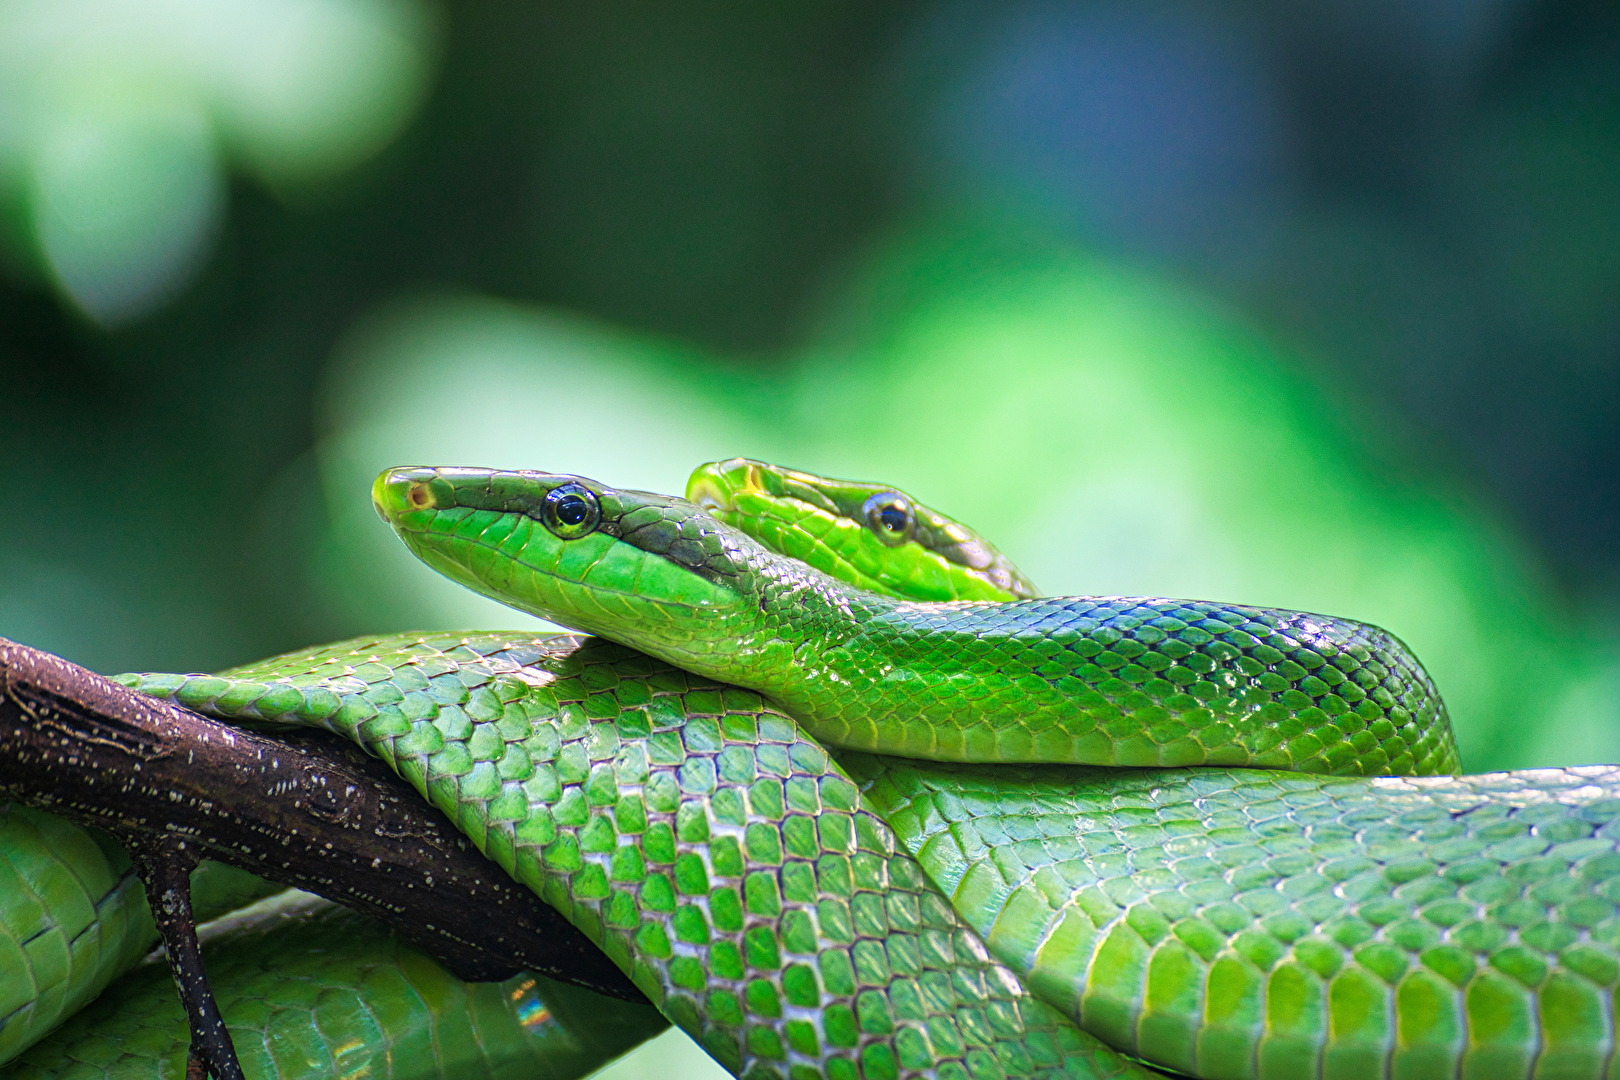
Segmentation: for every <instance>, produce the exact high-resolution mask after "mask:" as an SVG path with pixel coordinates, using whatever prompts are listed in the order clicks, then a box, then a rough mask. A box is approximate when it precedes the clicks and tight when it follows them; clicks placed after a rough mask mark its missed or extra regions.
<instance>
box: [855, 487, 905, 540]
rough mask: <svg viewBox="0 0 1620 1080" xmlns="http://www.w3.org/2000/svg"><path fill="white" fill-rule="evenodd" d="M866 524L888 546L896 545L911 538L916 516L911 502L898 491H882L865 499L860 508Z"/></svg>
mask: <svg viewBox="0 0 1620 1080" xmlns="http://www.w3.org/2000/svg"><path fill="white" fill-rule="evenodd" d="M862 511H863V512H864V513H865V514H866V525H867V527H868V528H870V529H871V530H872V534H873V535H874V536H876V537H877V538H878V539H879V540H881V541H882V542H883V543H885V544H888V545H889V546H890V547H897V546H899V545H900V544H903V543H905V542H906V541H907V540H910V539H911V533H912V530H913V529H914V528H915V527H916V524H917V521H916V516H915V515H914V514H912V512H911V503H910V501H909V500H907V498H906V497H905V496H904V495H902V494H900V493H899V492H898V491H882V492H879V493H878V494H876V495H873V496H872V497H871V498H870V499H867V500H866V505H865V506H864V507H863V508H862Z"/></svg>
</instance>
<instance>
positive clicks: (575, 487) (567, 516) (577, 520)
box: [540, 484, 602, 540]
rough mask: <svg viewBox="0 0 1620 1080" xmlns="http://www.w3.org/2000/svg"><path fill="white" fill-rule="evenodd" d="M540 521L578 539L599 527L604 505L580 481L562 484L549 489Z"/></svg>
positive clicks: (561, 534) (563, 535) (559, 533)
mask: <svg viewBox="0 0 1620 1080" xmlns="http://www.w3.org/2000/svg"><path fill="white" fill-rule="evenodd" d="M540 521H541V523H542V524H544V525H545V527H546V528H548V529H550V530H551V531H552V533H553V534H554V535H556V536H557V537H558V538H560V539H563V540H578V539H579V538H580V537H582V536H588V535H590V534H591V533H592V532H595V531H596V526H597V525H599V524H600V523H601V521H602V508H601V506H600V505H598V504H597V501H596V494H595V493H594V492H592V491H591V490H590V489H589V488H587V487H585V486H583V485H581V484H563V485H561V486H560V487H554V488H552V489H551V490H550V491H549V492H547V493H546V497H545V498H544V499H543V500H542V501H541V503H540Z"/></svg>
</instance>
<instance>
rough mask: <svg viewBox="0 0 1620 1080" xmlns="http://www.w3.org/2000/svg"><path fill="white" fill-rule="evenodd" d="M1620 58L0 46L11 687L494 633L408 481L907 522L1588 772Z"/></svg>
mask: <svg viewBox="0 0 1620 1080" xmlns="http://www.w3.org/2000/svg"><path fill="white" fill-rule="evenodd" d="M1617 429H1620V7H1616V6H1615V5H1613V4H1612V3H1600V2H1596V0H1569V2H1541V3H1537V2H1531V0H1399V2H1397V0H1356V2H1351V0H1300V2H1298V3H1294V4H1289V5H1271V4H1260V3H1222V4H1217V3H1211V2H1200V0H1136V2H1112V0H1097V2H1088V3H1055V2H1024V3H998V4H989V3H977V4H976V3H966V2H930V0H904V2H892V0H891V2H873V0H864V2H861V3H855V2H845V0H826V2H818V3H812V4H799V5H772V4H757V3H744V2H733V3H714V2H708V3H697V4H680V5H672V4H666V3H656V2H651V0H630V2H627V3H620V4H611V5H579V4H563V3H550V2H541V3H536V2H533V0H525V2H523V3H516V2H491V3H484V4H476V5H450V4H442V5H439V4H432V3H428V2H426V0H422V2H418V3H412V2H405V0H0V461H3V462H4V466H5V473H4V475H5V478H6V484H5V491H6V498H5V504H4V511H3V514H4V522H5V527H4V528H3V529H0V635H3V636H6V637H11V638H15V639H18V640H21V641H25V642H28V643H30V644H34V645H37V646H41V647H43V648H47V649H51V650H54V651H57V652H60V653H62V654H63V655H65V656H68V657H70V658H72V659H74V660H78V661H80V662H83V663H85V664H87V665H89V666H91V667H95V668H98V669H101V670H106V671H118V670H125V669H167V670H204V669H210V668H216V667H220V666H224V665H228V664H232V663H236V662H241V661H245V660H248V659H252V658H255V657H259V656H262V655H265V654H268V653H271V652H275V651H278V650H284V649H289V648H293V647H297V646H301V645H305V644H309V643H311V642H314V641H317V640H325V639H334V638H338V637H342V636H345V635H350V634H357V633H363V632H367V631H386V630H399V629H405V628H409V627H422V628H428V627H449V626H481V627H489V626H500V625H509V626H521V625H524V624H525V623H531V622H532V620H528V619H526V618H525V617H523V616H518V615H515V614H512V613H508V612H505V611H504V610H502V609H500V608H497V607H496V606H494V605H493V604H490V603H487V602H485V601H481V600H477V599H475V598H472V597H470V596H466V595H463V594H461V593H459V592H458V591H457V590H456V589H455V588H454V587H452V586H449V585H448V584H445V583H442V582H440V581H437V580H436V579H434V578H433V577H432V575H431V574H430V573H429V572H428V571H426V570H425V569H422V568H419V567H417V566H415V565H414V564H412V563H411V561H410V560H409V558H408V557H407V556H406V555H405V554H404V552H403V551H402V550H401V549H399V548H398V547H397V545H396V544H395V543H394V542H393V541H392V539H391V538H390V536H389V535H388V534H387V532H386V530H385V529H384V528H383V527H382V526H381V524H380V523H379V522H377V521H376V519H375V518H374V517H373V516H372V514H371V512H370V509H369V505H368V501H367V497H366V491H367V485H368V483H369V480H370V477H371V476H372V475H373V474H374V473H375V472H376V470H377V469H379V468H381V467H383V466H387V465H393V464H404V463H441V464H448V463H460V464H488V465H499V466H519V467H521V466H528V467H538V468H545V469H549V470H555V471H569V472H579V473H583V474H586V475H591V476H595V477H597V478H599V479H602V480H604V481H607V482H609V483H616V484H621V485H627V486H638V487H645V488H652V489H659V490H666V491H668V490H678V489H679V488H680V487H681V485H682V483H683V481H684V477H685V475H686V473H687V472H688V471H689V470H690V468H691V467H692V466H693V465H695V464H697V463H698V462H700V461H704V460H708V459H711V458H717V457H728V456H733V455H738V454H746V455H750V456H755V457H762V458H767V459H771V460H776V461H780V462H783V463H785V464H790V465H793V466H797V467H800V468H805V469H810V470H814V471H820V472H827V473H832V474H838V475H846V476H852V477H857V478H862V479H874V480H879V479H880V480H885V481H888V482H891V483H894V484H896V485H898V486H901V487H903V488H906V489H908V490H910V491H911V492H912V493H913V494H914V495H916V496H917V497H919V498H921V499H923V500H924V501H926V502H929V503H931V504H933V505H935V506H937V507H939V508H940V509H943V510H945V511H946V512H948V513H952V514H955V515H957V516H960V517H962V518H964V519H965V520H967V521H969V522H971V523H973V524H975V525H976V526H978V527H979V528H981V529H982V530H983V531H985V532H986V533H987V534H988V535H989V536H990V537H991V538H992V539H993V540H994V541H995V542H997V543H998V544H1000V545H1001V546H1002V547H1003V548H1004V549H1005V550H1006V551H1007V552H1008V553H1009V554H1011V555H1012V556H1013V557H1014V558H1015V559H1017V560H1018V561H1019V562H1020V563H1021V564H1022V565H1023V566H1024V567H1025V568H1026V569H1027V571H1028V572H1029V573H1030V575H1031V576H1032V577H1033V578H1034V579H1035V580H1036V582H1037V583H1038V584H1040V585H1041V586H1042V587H1043V588H1045V589H1046V590H1048V591H1051V592H1063V593H1131V594H1156V595H1170V596H1192V597H1203V598H1211V599H1223V600H1232V601H1240V602H1248V603H1255V604H1267V605H1278V606H1287V607H1297V608H1303V609H1309V610H1317V611H1326V612H1332V613H1335V614H1341V615H1349V616H1354V617H1357V618H1363V619H1368V620H1371V621H1375V622H1378V623H1381V624H1383V625H1385V626H1387V627H1389V628H1390V629H1392V630H1394V631H1395V632H1396V633H1398V634H1400V635H1401V636H1402V637H1404V638H1406V639H1407V640H1408V641H1409V642H1410V643H1411V644H1412V645H1413V646H1414V647H1415V648H1416V649H1417V651H1418V652H1419V653H1420V655H1421V656H1423V657H1424V659H1425V660H1426V661H1427V663H1428V664H1429V666H1430V668H1431V669H1432V671H1433V673H1434V674H1435V676H1436V678H1437V680H1438V682H1439V683H1440V686H1441V689H1442V690H1443V692H1444V694H1445V696H1446V698H1447V699H1448V701H1449V702H1450V703H1451V706H1452V711H1453V715H1454V717H1455V719H1456V722H1457V725H1458V728H1459V732H1460V739H1461V743H1462V747H1463V751H1464V756H1465V763H1466V764H1467V766H1468V767H1469V768H1470V770H1475V771H1480V770H1487V769H1496V768H1509V767H1524V766H1535V765H1548V764H1567V763H1579V762H1593V761H1616V760H1620V651H1617V647H1616V642H1617V639H1620V603H1617V601H1620V437H1617V435H1616V431H1617Z"/></svg>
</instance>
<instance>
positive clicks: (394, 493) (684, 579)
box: [372, 467, 760, 646]
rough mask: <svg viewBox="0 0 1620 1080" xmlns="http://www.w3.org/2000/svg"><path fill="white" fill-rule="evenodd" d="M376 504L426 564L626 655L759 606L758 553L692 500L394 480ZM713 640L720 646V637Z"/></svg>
mask: <svg viewBox="0 0 1620 1080" xmlns="http://www.w3.org/2000/svg"><path fill="white" fill-rule="evenodd" d="M372 502H373V504H374V505H375V506H376V508H377V513H378V514H379V515H380V516H381V517H382V519H383V520H384V521H386V522H388V524H389V525H391V526H393V528H394V531H395V532H396V533H397V534H398V535H399V537H400V539H401V540H403V541H404V542H405V545H406V547H408V548H410V550H411V551H412V552H413V553H414V554H415V555H416V556H417V557H418V558H420V559H422V561H424V562H426V563H427V564H428V565H429V566H431V567H433V568H434V569H435V570H437V571H439V572H440V573H441V574H444V575H445V576H446V577H448V578H450V579H451V580H452V581H455V582H457V583H459V584H461V585H465V586H467V587H468V588H470V589H473V590H474V591H476V592H479V593H482V594H483V595H485V596H488V597H491V598H493V599H495V600H499V601H501V602H502V603H505V604H508V605H510V606H512V607H515V608H518V609H519V610H521V611H527V612H529V613H531V614H534V615H539V616H541V617H542V618H546V619H550V620H552V621H554V622H557V623H560V624H561V625H563V626H568V627H571V628H573V629H576V630H583V631H585V632H587V633H592V634H601V635H603V636H604V637H610V638H612V639H614V640H615V641H619V642H622V643H624V644H627V645H632V646H638V645H641V644H642V643H643V642H646V641H659V642H667V641H668V640H669V639H670V637H671V636H672V635H674V636H675V637H677V638H681V637H684V636H685V634H686V632H687V630H688V629H690V631H691V633H692V634H693V636H694V637H698V636H702V635H699V634H698V633H697V631H698V630H699V627H698V626H697V625H695V624H699V623H707V622H710V621H711V620H716V619H725V618H728V617H730V615H731V614H732V613H733V612H735V611H737V610H739V609H743V610H745V609H748V608H750V607H751V606H752V605H753V598H752V595H751V593H750V591H749V588H750V586H749V581H750V580H751V579H750V576H749V575H747V574H746V573H745V572H744V571H745V569H746V567H747V565H748V562H749V559H750V558H751V557H752V556H754V555H755V554H757V553H758V552H759V551H760V549H759V548H758V545H756V544H754V543H753V542H752V541H750V540H749V539H748V538H747V537H746V536H744V535H742V534H740V533H737V532H735V531H734V530H731V529H729V528H727V527H725V526H724V525H721V524H720V523H719V522H717V521H715V520H714V519H713V518H712V517H711V516H710V515H709V514H708V513H707V512H706V511H704V510H702V509H700V508H699V507H697V506H695V505H693V504H692V503H690V502H687V501H686V500H685V499H677V498H672V497H670V496H667V495H656V494H653V493H651V492H645V491H629V490H624V489H620V488H611V487H608V486H607V485H606V484H601V483H598V482H597V481H595V480H589V479H586V478H585V477H582V476H569V475H566V474H561V473H546V472H532V471H527V470H523V471H518V470H498V469H476V468H459V467H432V468H429V467H408V468H396V469H389V470H387V471H386V472H384V473H383V474H382V475H381V476H379V477H378V478H377V481H376V483H375V484H374V485H373V486H372ZM707 636H708V637H715V636H718V635H715V634H714V631H713V630H710V631H709V632H708V635H707Z"/></svg>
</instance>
